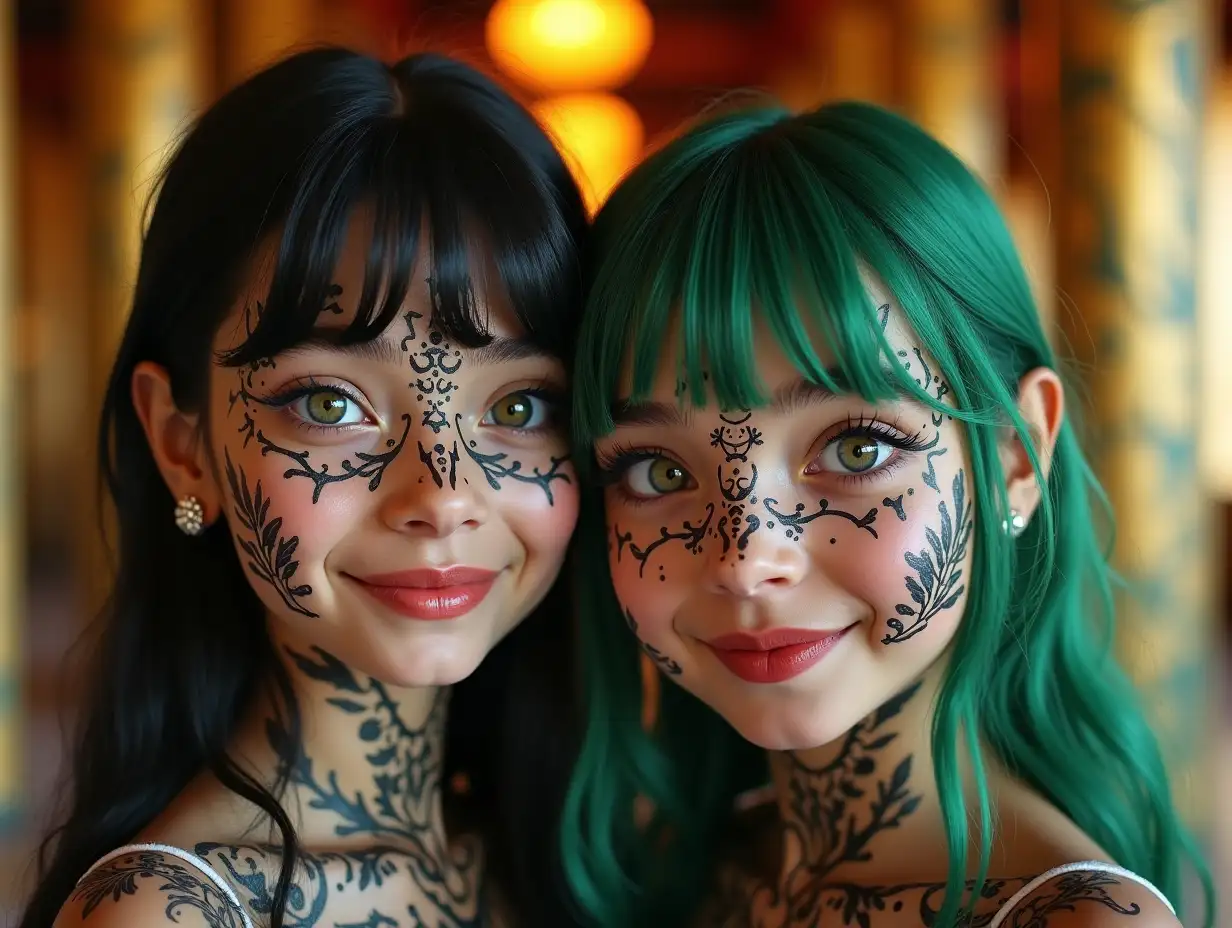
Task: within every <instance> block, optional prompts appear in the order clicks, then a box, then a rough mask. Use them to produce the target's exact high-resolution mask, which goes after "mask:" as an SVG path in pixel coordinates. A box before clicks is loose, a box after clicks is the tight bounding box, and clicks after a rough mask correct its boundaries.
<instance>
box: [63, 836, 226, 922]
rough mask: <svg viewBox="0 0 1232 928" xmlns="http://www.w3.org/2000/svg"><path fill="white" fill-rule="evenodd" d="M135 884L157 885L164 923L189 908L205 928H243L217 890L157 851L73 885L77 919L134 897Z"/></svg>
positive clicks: (119, 861)
mask: <svg viewBox="0 0 1232 928" xmlns="http://www.w3.org/2000/svg"><path fill="white" fill-rule="evenodd" d="M139 880H157V881H158V887H157V888H158V891H159V892H161V893H163V894H164V896H165V898H166V900H167V908H166V910H165V912H166V916H167V920H168V921H171V922H179V920H180V915H181V914H182V912H183V910H184V909H185V908H189V909H196V910H197V911H198V912H200V913H201V917H202V919H203V921H204V922H205V924H206V925H207V926H208V928H243V925H244V919H243V913H242V912H241V910H240V909H239V908H238V907H237V906H236V905H235V904H234V903H233V902H231V900H230V899H228V898H227V897H226V895H225V894H223V893H222V892H221V891H220V890H219V888H218V887H217V886H215V885H214V884H213V883H212V882H210V881H209V880H206V879H201V878H200V877H197V876H194V875H193V874H192V873H191V872H190V871H189V870H188V868H186V867H184V866H183V865H181V864H178V863H174V862H172V861H171V860H169V859H168V858H167V855H165V854H160V853H159V852H157V851H134V852H133V853H131V854H124V855H121V856H119V857H117V858H115V859H114V860H111V861H108V862H107V863H105V864H103V865H102V866H101V867H97V868H95V869H94V870H91V871H90V872H89V873H87V874H86V875H85V876H84V877H82V879H81V882H80V883H78V884H77V888H76V889H75V890H74V891H73V895H72V899H73V901H74V902H81V901H84V903H85V905H84V906H83V907H82V913H81V917H82V918H83V919H86V918H89V917H90V915H91V914H93V913H94V911H95V910H97V909H98V907H99V906H100V905H101V904H102V903H103V902H104V901H105V900H107V899H110V900H111V901H112V902H119V901H120V899H121V898H122V897H123V896H132V895H135V894H136V893H137V890H138V889H139V888H140V884H139V882H138V881H139Z"/></svg>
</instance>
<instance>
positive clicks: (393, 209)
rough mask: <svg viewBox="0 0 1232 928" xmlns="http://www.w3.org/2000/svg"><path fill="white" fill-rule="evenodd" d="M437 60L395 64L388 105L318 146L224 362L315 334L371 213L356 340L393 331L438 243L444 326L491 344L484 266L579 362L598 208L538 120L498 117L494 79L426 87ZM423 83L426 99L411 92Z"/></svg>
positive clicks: (292, 186)
mask: <svg viewBox="0 0 1232 928" xmlns="http://www.w3.org/2000/svg"><path fill="white" fill-rule="evenodd" d="M445 64H446V65H448V64H449V63H448V62H446V63H445ZM434 65H435V62H432V61H425V60H423V59H419V60H412V61H410V62H404V63H403V64H402V65H398V66H395V67H394V68H393V69H392V72H391V76H392V79H391V81H390V95H389V98H388V101H386V102H387V104H388V108H387V110H386V111H385V112H382V113H378V114H371V113H369V114H365V115H366V116H367V118H353V119H349V120H347V119H344V120H342V122H341V124H340V125H336V126H333V127H331V130H332V131H330V132H328V133H326V134H323V135H321V136H319V137H318V138H316V139H315V140H314V141H313V144H312V145H311V146H310V147H309V148H308V149H307V150H306V151H305V152H304V154H303V157H302V159H301V161H300V164H301V168H300V171H299V173H298V175H297V176H295V177H292V178H289V179H288V180H287V181H286V182H285V183H284V184H283V185H281V186H280V188H279V190H278V192H277V193H276V194H275V196H274V202H272V203H271V204H270V209H269V210H268V215H269V216H270V219H269V220H268V222H267V224H266V225H265V227H264V228H263V230H262V231H263V232H265V231H274V230H278V244H277V252H276V258H275V261H274V266H273V269H272V277H271V283H270V287H269V291H268V294H267V297H266V299H265V301H264V302H263V304H262V306H261V311H260V313H259V316H258V317H255V318H254V320H253V321H254V325H253V327H252V329H251V331H250V332H249V334H248V338H247V339H246V341H244V342H243V343H242V344H241V345H239V346H238V347H237V348H235V349H234V350H232V351H230V352H227V353H225V354H224V355H223V356H222V357H221V359H220V360H221V362H222V363H224V364H226V365H229V366H238V365H243V364H247V363H251V362H252V361H254V360H256V359H258V358H263V357H270V356H273V355H276V354H278V353H279V352H281V351H285V350H287V349H288V348H290V347H292V346H294V345H296V344H299V343H300V342H302V341H304V340H305V339H306V338H308V337H309V335H310V333H311V331H312V329H313V327H314V326H315V325H316V324H317V322H318V317H319V316H320V314H321V313H322V312H323V311H327V310H328V309H329V306H330V304H331V303H333V302H334V300H335V298H336V290H335V289H334V286H335V285H334V274H335V269H336V267H337V263H338V260H339V257H340V254H341V252H342V248H343V245H344V242H345V240H346V236H347V233H348V231H350V229H349V224H350V223H351V221H352V220H353V219H354V218H355V217H356V216H357V215H363V214H364V213H365V212H366V213H367V214H368V215H370V216H371V239H370V242H371V244H370V246H369V248H368V254H367V258H366V265H365V269H364V284H363V289H362V291H361V293H360V295H359V302H358V306H357V311H356V313H355V317H354V319H353V321H352V322H351V323H350V324H349V325H348V326H347V328H346V330H345V331H344V333H343V335H342V341H343V342H356V341H366V340H370V339H372V338H375V337H377V336H379V335H380V334H381V333H382V332H383V331H384V330H385V329H386V328H387V327H388V326H389V324H390V323H391V322H392V321H393V319H394V317H395V316H396V315H397V313H398V310H399V308H400V307H401V305H402V303H403V301H404V300H405V299H406V295H407V292H408V290H409V289H410V287H411V286H412V284H413V281H412V280H411V274H412V271H413V269H414V266H415V263H416V260H417V258H418V256H419V250H420V248H421V247H427V248H429V249H430V253H429V256H428V261H429V267H430V270H429V276H430V277H431V279H432V286H433V292H434V297H435V302H436V314H435V319H434V323H435V325H436V326H437V327H438V328H439V329H440V330H441V331H442V333H444V334H445V335H446V336H447V337H449V338H451V339H453V340H456V341H457V342H459V343H460V344H462V345H465V346H467V347H479V346H481V345H483V344H486V343H487V342H488V341H489V339H490V334H489V327H488V319H487V317H486V313H485V312H484V308H483V307H482V306H480V305H478V304H477V302H476V298H475V288H474V286H473V282H472V276H473V275H474V274H476V273H479V274H484V275H485V278H484V282H485V284H486V286H487V287H488V289H489V292H492V291H496V292H502V293H503V294H504V295H505V296H507V297H508V299H509V301H510V304H511V306H512V309H513V312H514V313H515V315H516V317H517V319H518V321H519V322H520V323H521V325H522V326H523V327H524V329H525V331H526V334H527V337H528V338H529V339H531V340H532V341H534V342H536V343H537V344H539V345H540V346H541V347H543V348H545V349H546V350H548V351H550V352H551V353H552V354H554V355H556V356H558V357H561V358H562V359H565V355H566V353H567V350H568V349H569V347H570V345H571V341H572V338H571V335H572V332H573V326H574V323H573V320H574V319H576V318H577V316H578V315H579V314H580V313H579V305H578V304H579V293H580V285H581V280H580V272H579V269H578V266H577V265H578V261H577V248H578V245H579V242H580V238H581V235H582V232H583V230H582V229H581V228H580V227H575V226H577V222H576V220H575V219H574V217H575V216H584V212H583V211H582V210H581V208H580V205H579V206H578V207H577V208H576V209H575V208H574V206H575V204H572V203H569V202H567V201H568V200H569V197H570V194H571V193H574V194H575V193H576V187H575V186H574V185H573V184H572V182H571V181H569V180H568V179H565V181H564V182H563V183H562V178H559V177H555V176H552V168H553V167H554V166H555V163H557V162H558V159H557V158H556V157H555V155H554V154H553V153H552V152H551V150H550V148H549V147H548V146H550V142H549V141H548V140H547V139H546V138H542V139H535V138H533V137H532V136H534V135H535V134H537V133H539V130H538V128H537V127H536V126H535V125H534V123H533V121H532V120H531V118H530V117H529V116H526V120H525V125H521V124H517V125H512V126H509V125H506V126H501V125H499V124H497V123H495V122H494V120H493V118H492V116H493V114H492V113H489V112H487V109H486V107H485V105H484V104H485V103H487V102H493V103H494V102H495V101H486V100H485V98H484V97H483V96H482V95H480V91H481V90H482V88H481V87H479V86H476V87H472V88H469V89H468V93H467V95H466V96H462V95H461V94H460V93H459V92H458V91H457V89H456V86H450V85H457V84H458V83H459V74H458V71H457V70H456V69H453V68H452V67H451V68H450V69H449V71H448V73H447V74H444V75H442V81H441V86H440V88H435V87H432V86H431V75H430V74H429V75H427V92H425V89H424V88H425V75H424V73H423V72H424V71H426V70H430V69H431V68H432V67H433V66H434ZM399 69H406V70H408V71H411V70H414V71H416V72H417V73H415V74H407V75H403V74H400V73H399ZM410 79H413V80H415V81H416V84H417V88H418V89H417V90H416V92H415V95H413V94H412V93H411V92H409V91H403V90H402V89H401V84H402V83H403V81H405V80H410ZM446 81H448V84H447V83H446ZM438 90H439V92H438ZM454 96H456V97H458V99H457V100H455V99H453V97H454ZM536 143H537V146H538V148H542V149H543V150H542V151H539V150H536ZM561 168H562V170H563V164H562V165H561ZM278 201H281V202H278ZM578 202H579V204H580V198H579V201H578ZM493 277H494V278H495V279H491V278H493ZM497 288H499V289H497ZM323 308H324V309H323Z"/></svg>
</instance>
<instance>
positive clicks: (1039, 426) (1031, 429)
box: [1002, 367, 1065, 521]
mask: <svg viewBox="0 0 1232 928" xmlns="http://www.w3.org/2000/svg"><path fill="white" fill-rule="evenodd" d="M1018 414H1019V415H1020V416H1021V417H1022V420H1023V422H1024V423H1025V424H1026V427H1027V433H1028V435H1029V436H1030V440H1031V447H1032V449H1033V450H1034V452H1035V457H1036V460H1037V461H1038V463H1039V468H1040V475H1041V478H1042V479H1043V480H1047V479H1048V475H1049V473H1050V472H1051V471H1052V458H1053V453H1054V452H1055V451H1056V445H1057V436H1058V435H1059V434H1060V431H1061V423H1062V421H1063V420H1064V416H1065V390H1064V386H1063V385H1062V383H1061V378H1060V376H1058V374H1057V372H1056V371H1054V370H1052V369H1051V368H1047V367H1037V368H1035V369H1033V370H1030V371H1027V373H1025V374H1023V376H1022V379H1021V380H1019V382H1018ZM1002 463H1003V465H1004V468H1005V480H1006V485H1005V490H1006V496H1007V497H1008V500H1009V505H1010V508H1011V509H1013V510H1014V511H1015V512H1017V513H1018V514H1019V515H1020V516H1021V518H1022V519H1024V520H1027V521H1030V518H1031V516H1032V514H1033V513H1034V512H1035V508H1036V507H1037V506H1038V505H1039V501H1040V495H1041V492H1042V487H1041V485H1040V480H1039V479H1037V478H1036V474H1035V469H1034V467H1033V466H1032V464H1031V456H1030V454H1028V452H1027V449H1026V447H1025V446H1024V445H1023V442H1022V440H1021V438H1020V437H1019V436H1018V435H1017V433H1015V434H1014V436H1013V438H1012V440H1011V441H1010V442H1009V443H1008V447H1007V448H1006V453H1005V454H1004V455H1003V460H1002Z"/></svg>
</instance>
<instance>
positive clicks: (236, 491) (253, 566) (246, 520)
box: [223, 449, 317, 618]
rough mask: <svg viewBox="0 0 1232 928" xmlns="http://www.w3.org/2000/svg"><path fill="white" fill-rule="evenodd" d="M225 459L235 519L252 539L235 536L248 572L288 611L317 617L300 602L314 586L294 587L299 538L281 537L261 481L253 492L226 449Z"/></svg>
mask: <svg viewBox="0 0 1232 928" xmlns="http://www.w3.org/2000/svg"><path fill="white" fill-rule="evenodd" d="M223 457H224V460H225V464H226V471H227V483H228V484H229V485H230V486H231V499H232V504H233V507H234V509H235V517H236V520H237V521H238V522H239V524H240V525H241V526H243V528H245V529H246V530H247V531H248V532H249V533H250V534H251V535H252V537H251V538H245V537H244V536H243V535H241V534H239V533H238V532H237V533H236V535H235V539H236V541H238V542H239V545H240V548H241V549H242V550H243V552H244V553H245V554H246V555H247V556H248V569H249V570H251V571H252V572H253V573H254V574H255V575H256V576H257V577H258V578H259V579H261V580H264V581H265V582H266V583H268V584H269V585H270V586H272V587H273V588H274V589H275V590H276V591H277V593H278V596H279V597H280V598H281V599H282V601H283V602H284V603H286V605H287V607H288V608H289V609H291V610H292V611H294V612H298V613H299V614H300V615H304V616H308V617H309V618H316V617H317V614H316V613H315V612H313V611H312V610H311V609H309V608H307V607H306V606H305V605H303V603H301V602H300V600H301V599H303V598H304V597H306V596H309V595H311V594H312V587H311V586H309V585H308V584H306V583H303V584H298V585H296V586H292V585H291V583H292V579H293V578H294V576H295V571H296V570H297V569H298V568H299V561H297V560H294V557H295V549H296V548H297V547H299V536H298V535H292V536H291V537H290V538H285V537H283V536H282V535H281V534H279V533H280V532H281V530H282V518H281V517H280V516H279V517H275V518H273V519H271V518H269V507H270V500H269V497H268V496H265V495H264V494H263V493H262V490H261V481H260V480H258V481H257V485H256V487H255V490H254V491H253V492H250V491H249V489H248V478H247V476H245V474H244V471H243V469H242V468H241V469H240V470H239V471H238V472H237V470H236V467H235V465H234V464H233V463H232V462H231V454H230V452H228V451H227V450H226V449H224V450H223Z"/></svg>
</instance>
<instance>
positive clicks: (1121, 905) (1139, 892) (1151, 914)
mask: <svg viewBox="0 0 1232 928" xmlns="http://www.w3.org/2000/svg"><path fill="white" fill-rule="evenodd" d="M1003 924H1004V925H1005V928H1026V926H1031V928H1181V922H1180V920H1179V919H1178V918H1177V917H1176V915H1174V914H1173V913H1172V910H1171V909H1170V908H1169V907H1168V906H1167V904H1165V903H1164V901H1163V900H1162V899H1160V898H1159V897H1158V896H1156V895H1155V893H1153V892H1151V890H1150V889H1148V888H1147V887H1146V886H1144V885H1142V884H1141V883H1139V882H1137V881H1135V880H1131V879H1129V878H1128V877H1124V876H1118V875H1117V874H1115V873H1108V872H1102V871H1098V870H1075V871H1073V872H1071V873H1063V874H1060V875H1059V876H1056V877H1054V878H1053V879H1051V880H1049V881H1048V882H1047V883H1045V884H1043V885H1042V886H1040V887H1039V888H1037V889H1035V890H1034V891H1033V892H1032V893H1031V894H1030V895H1029V896H1027V897H1026V898H1025V899H1023V900H1022V901H1021V902H1020V903H1018V905H1017V906H1015V907H1014V911H1013V912H1011V913H1009V917H1008V918H1006V920H1005V922H1004V923H1003Z"/></svg>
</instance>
